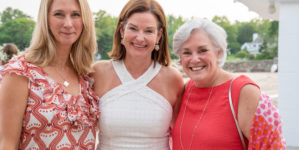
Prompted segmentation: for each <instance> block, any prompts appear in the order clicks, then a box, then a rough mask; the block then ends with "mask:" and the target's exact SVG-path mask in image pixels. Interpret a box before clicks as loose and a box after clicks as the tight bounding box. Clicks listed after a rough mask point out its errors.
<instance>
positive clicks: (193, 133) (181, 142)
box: [180, 85, 214, 150]
mask: <svg viewBox="0 0 299 150" xmlns="http://www.w3.org/2000/svg"><path fill="white" fill-rule="evenodd" d="M193 87H194V85H192V86H191V89H190V92H189V94H188V98H187V102H186V105H185V108H184V112H183V116H182V121H181V125H180V144H181V149H182V150H185V149H184V146H183V141H182V125H183V122H184V118H185V112H186V108H187V105H188V104H189V98H190V94H191V92H192V90H193ZM213 89H214V86H213V87H212V89H211V91H210V94H209V97H208V100H207V102H206V104H205V106H204V109H203V111H202V113H201V114H200V117H199V119H198V121H197V122H196V124H195V126H194V127H193V131H192V135H191V141H190V144H189V147H188V150H190V149H191V147H192V143H193V138H194V136H195V131H196V129H197V127H198V125H199V123H200V121H201V119H202V117H203V115H204V113H205V111H206V108H207V106H208V104H209V102H210V97H211V95H212V92H213Z"/></svg>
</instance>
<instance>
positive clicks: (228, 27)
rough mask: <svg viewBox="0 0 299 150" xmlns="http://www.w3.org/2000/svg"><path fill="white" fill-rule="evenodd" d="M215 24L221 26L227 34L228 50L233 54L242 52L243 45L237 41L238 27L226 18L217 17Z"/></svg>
mask: <svg viewBox="0 0 299 150" xmlns="http://www.w3.org/2000/svg"><path fill="white" fill-rule="evenodd" d="M212 21H213V22H215V23H216V24H218V25H219V26H221V27H222V28H223V29H224V30H225V31H226V33H227V42H228V49H229V51H230V53H231V54H235V53H237V52H238V51H239V50H240V47H241V44H240V43H239V42H238V41H237V35H238V34H237V33H238V30H237V27H236V26H234V25H232V24H231V23H230V21H229V20H228V19H227V17H225V16H215V17H214V18H213V19H212Z"/></svg>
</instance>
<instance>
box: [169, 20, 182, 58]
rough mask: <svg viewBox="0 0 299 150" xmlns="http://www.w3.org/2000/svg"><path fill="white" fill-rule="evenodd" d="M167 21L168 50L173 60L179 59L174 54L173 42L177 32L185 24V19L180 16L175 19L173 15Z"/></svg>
mask: <svg viewBox="0 0 299 150" xmlns="http://www.w3.org/2000/svg"><path fill="white" fill-rule="evenodd" d="M166 20H167V37H168V48H169V52H170V56H171V58H177V57H176V56H175V54H174V52H173V47H172V42H173V35H174V33H175V32H176V30H177V29H178V28H179V27H180V26H181V25H182V24H184V23H185V21H184V19H183V18H182V17H181V16H179V17H178V18H176V17H174V16H173V15H169V16H167V18H166Z"/></svg>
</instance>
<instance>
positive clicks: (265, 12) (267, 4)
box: [235, 0, 279, 20]
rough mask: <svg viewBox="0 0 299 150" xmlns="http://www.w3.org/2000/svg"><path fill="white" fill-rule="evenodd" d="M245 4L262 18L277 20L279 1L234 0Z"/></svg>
mask: <svg viewBox="0 0 299 150" xmlns="http://www.w3.org/2000/svg"><path fill="white" fill-rule="evenodd" d="M235 2H241V3H243V4H244V5H246V6H247V7H248V8H249V10H250V11H254V12H256V13H258V14H259V15H260V16H261V17H262V18H264V19H273V20H278V18H279V3H278V2H277V1H275V0H235Z"/></svg>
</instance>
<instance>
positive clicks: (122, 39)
mask: <svg viewBox="0 0 299 150" xmlns="http://www.w3.org/2000/svg"><path fill="white" fill-rule="evenodd" d="M120 44H122V45H124V38H123V37H122V38H121V40H120Z"/></svg>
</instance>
